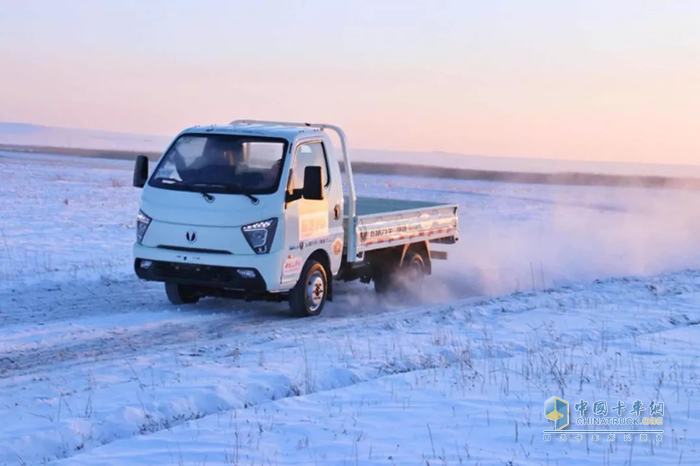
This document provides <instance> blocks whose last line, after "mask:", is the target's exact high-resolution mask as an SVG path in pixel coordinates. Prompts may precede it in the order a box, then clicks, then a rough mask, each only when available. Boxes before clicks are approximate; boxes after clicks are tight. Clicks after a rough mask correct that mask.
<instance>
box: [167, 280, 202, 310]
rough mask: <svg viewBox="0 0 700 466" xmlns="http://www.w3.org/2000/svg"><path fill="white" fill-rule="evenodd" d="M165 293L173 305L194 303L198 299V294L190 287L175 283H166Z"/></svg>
mask: <svg viewBox="0 0 700 466" xmlns="http://www.w3.org/2000/svg"><path fill="white" fill-rule="evenodd" d="M165 294H166V295H167V296H168V300H169V301H170V302H171V303H172V304H175V305H180V304H194V303H196V302H197V301H199V295H198V294H197V293H196V291H195V290H193V289H192V287H189V286H185V285H178V284H176V283H166V284H165Z"/></svg>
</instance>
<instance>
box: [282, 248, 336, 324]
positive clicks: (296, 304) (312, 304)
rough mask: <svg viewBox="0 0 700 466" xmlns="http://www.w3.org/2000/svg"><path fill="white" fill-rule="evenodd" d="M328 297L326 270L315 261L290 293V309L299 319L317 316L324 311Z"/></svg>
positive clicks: (308, 266) (311, 261)
mask: <svg viewBox="0 0 700 466" xmlns="http://www.w3.org/2000/svg"><path fill="white" fill-rule="evenodd" d="M327 296H328V278H327V276H326V269H324V268H323V266H322V265H321V264H320V263H319V262H317V261H314V260H310V261H308V262H307V263H306V264H305V265H304V268H303V269H302V271H301V275H300V276H299V281H298V282H297V284H296V285H295V286H294V288H292V291H291V292H290V293H289V307H290V308H291V310H292V313H293V314H294V315H296V316H298V317H309V316H317V315H319V314H320V313H321V311H322V310H323V305H324V304H326V298H327Z"/></svg>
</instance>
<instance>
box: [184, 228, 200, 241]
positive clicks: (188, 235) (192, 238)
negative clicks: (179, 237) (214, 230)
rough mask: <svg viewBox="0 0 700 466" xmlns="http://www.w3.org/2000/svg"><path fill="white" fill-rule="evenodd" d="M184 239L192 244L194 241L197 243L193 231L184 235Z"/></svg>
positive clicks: (195, 233) (195, 234)
mask: <svg viewBox="0 0 700 466" xmlns="http://www.w3.org/2000/svg"><path fill="white" fill-rule="evenodd" d="M185 238H187V242H189V243H194V242H195V241H197V232H196V231H194V230H190V231H188V232H187V233H185Z"/></svg>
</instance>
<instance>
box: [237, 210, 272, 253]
mask: <svg viewBox="0 0 700 466" xmlns="http://www.w3.org/2000/svg"><path fill="white" fill-rule="evenodd" d="M276 229H277V219H276V218H271V219H268V220H263V221H262V222H256V223H251V224H250V225H244V226H242V227H241V230H242V231H243V236H245V239H246V241H248V244H249V245H250V247H251V248H252V249H253V251H255V253H256V254H267V253H268V252H270V246H272V240H273V239H275V230H276Z"/></svg>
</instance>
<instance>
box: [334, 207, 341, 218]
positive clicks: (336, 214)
mask: <svg viewBox="0 0 700 466" xmlns="http://www.w3.org/2000/svg"><path fill="white" fill-rule="evenodd" d="M339 218H340V204H336V205H335V207H333V220H338V219H339Z"/></svg>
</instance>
